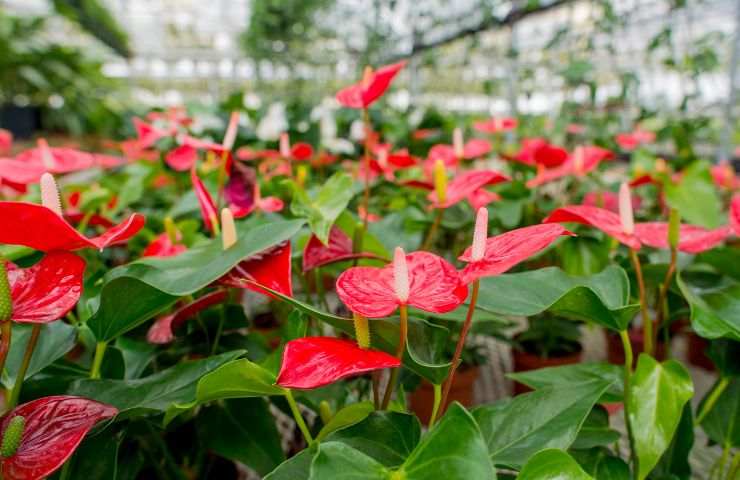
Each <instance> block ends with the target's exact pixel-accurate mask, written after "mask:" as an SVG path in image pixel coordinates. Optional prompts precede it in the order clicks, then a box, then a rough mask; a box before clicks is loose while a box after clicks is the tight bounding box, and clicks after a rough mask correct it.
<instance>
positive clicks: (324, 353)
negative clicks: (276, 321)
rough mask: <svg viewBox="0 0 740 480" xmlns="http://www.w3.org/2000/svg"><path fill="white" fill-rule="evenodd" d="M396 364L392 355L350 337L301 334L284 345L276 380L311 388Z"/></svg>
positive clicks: (290, 385)
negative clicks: (364, 345) (359, 343)
mask: <svg viewBox="0 0 740 480" xmlns="http://www.w3.org/2000/svg"><path fill="white" fill-rule="evenodd" d="M400 366H401V361H400V360H399V359H398V358H396V357H394V356H393V355H390V354H388V353H385V352H381V351H378V350H370V349H364V348H360V347H359V346H358V345H357V344H356V343H355V342H353V341H351V340H344V339H340V338H333V337H304V338H298V339H295V340H291V341H290V342H288V343H287V344H286V345H285V350H284V351H283V364H282V366H281V367H280V373H279V374H278V377H277V381H276V383H277V385H280V386H281V387H285V388H298V389H312V388H318V387H323V386H324V385H329V384H331V383H334V382H336V381H337V380H341V379H343V378H347V377H353V376H357V375H360V374H363V373H367V372H372V371H374V370H380V369H383V368H397V367H400Z"/></svg>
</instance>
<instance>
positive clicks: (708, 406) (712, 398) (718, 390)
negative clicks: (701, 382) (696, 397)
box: [694, 377, 730, 425]
mask: <svg viewBox="0 0 740 480" xmlns="http://www.w3.org/2000/svg"><path fill="white" fill-rule="evenodd" d="M729 384H730V380H729V379H728V378H727V377H722V378H721V379H720V380H719V382H717V383H716V384H715V385H714V387H713V388H712V391H711V393H710V394H709V396H708V397H707V401H706V402H704V403H703V404H702V406H701V409H700V410H699V413H697V415H696V419H695V420H694V425H700V424H701V422H702V421H704V419H705V418H706V417H707V415H709V412H711V411H712V409H713V408H714V405H715V404H716V403H717V400H719V397H720V396H721V395H722V393H723V392H724V391H725V389H726V388H727V386H728V385H729Z"/></svg>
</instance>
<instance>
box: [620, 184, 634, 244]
mask: <svg viewBox="0 0 740 480" xmlns="http://www.w3.org/2000/svg"><path fill="white" fill-rule="evenodd" d="M619 220H620V221H621V222H622V231H623V232H624V233H626V234H627V235H632V234H633V233H635V216H634V214H633V213H632V193H631V192H630V186H629V185H628V184H627V182H623V183H622V185H620V186H619Z"/></svg>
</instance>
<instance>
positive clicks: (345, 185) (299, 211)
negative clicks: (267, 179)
mask: <svg viewBox="0 0 740 480" xmlns="http://www.w3.org/2000/svg"><path fill="white" fill-rule="evenodd" d="M353 187H354V181H353V180H352V177H350V176H349V175H347V174H346V173H344V172H337V173H335V174H334V175H332V176H331V177H330V178H329V180H327V181H326V182H325V183H324V184H323V185H322V186H321V188H320V189H319V191H318V192H317V193H316V194H315V195H313V196H311V197H309V195H308V194H307V193H306V191H305V190H303V189H302V188H299V187H296V188H295V189H294V191H293V202H292V203H291V205H290V211H291V212H292V213H293V214H294V215H296V216H299V217H304V218H306V219H307V220H308V225H309V227H311V231H312V232H313V233H314V234H316V236H317V237H318V238H319V240H321V242H322V243H323V244H325V245H326V244H328V243H329V231H330V230H331V226H332V225H333V224H334V221H335V220H336V219H337V217H339V215H340V214H341V213H342V212H343V211H344V209H345V208H347V205H348V204H349V201H350V200H352V197H353V196H354V194H355V191H354V188H353Z"/></svg>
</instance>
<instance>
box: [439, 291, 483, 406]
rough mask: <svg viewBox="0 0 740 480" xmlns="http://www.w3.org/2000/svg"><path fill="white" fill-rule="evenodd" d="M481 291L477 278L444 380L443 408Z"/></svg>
mask: <svg viewBox="0 0 740 480" xmlns="http://www.w3.org/2000/svg"><path fill="white" fill-rule="evenodd" d="M479 291H480V280H477V279H476V280H475V281H474V282H473V292H472V294H471V295H470V303H469V304H468V313H467V314H466V315H465V323H463V326H462V330H460V337H459V338H458V339H457V345H456V346H455V354H454V355H453V356H452V365H451V366H450V371H449V372H448V373H447V378H446V379H445V381H444V390H443V393H442V409H444V408H445V406H446V405H447V398H448V397H449V396H450V390H451V389H452V382H453V381H454V380H455V371H457V367H458V366H459V363H460V358H461V357H462V351H463V349H464V348H465V339H466V338H467V337H468V332H469V331H470V327H471V326H472V325H473V314H474V313H475V305H476V304H477V303H478V292H479Z"/></svg>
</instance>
